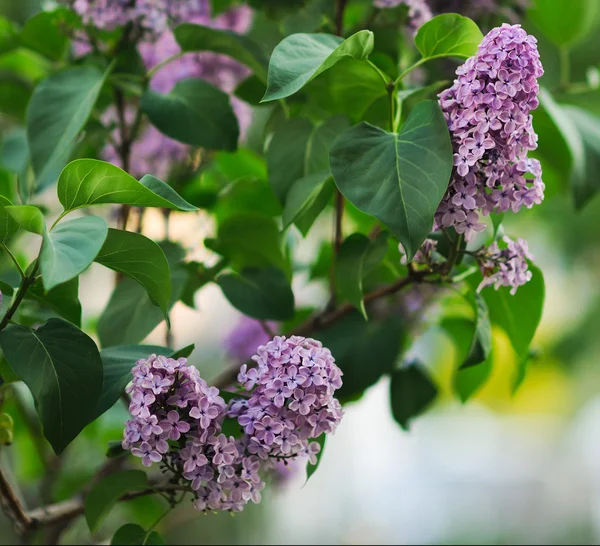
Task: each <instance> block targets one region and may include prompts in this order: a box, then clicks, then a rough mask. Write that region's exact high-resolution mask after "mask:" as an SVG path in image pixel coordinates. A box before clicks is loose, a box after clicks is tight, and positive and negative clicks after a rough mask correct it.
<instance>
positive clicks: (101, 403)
mask: <svg viewBox="0 0 600 546" xmlns="http://www.w3.org/2000/svg"><path fill="white" fill-rule="evenodd" d="M172 353H173V351H172V349H168V348H167V347H160V346H158V345H121V346H118V347H109V348H107V349H102V351H100V357H101V358H102V363H103V366H104V381H103V384H102V394H101V396H100V399H99V400H98V404H97V406H96V410H95V411H94V419H96V418H98V417H100V415H102V414H103V413H104V412H106V411H108V410H109V409H110V408H112V407H113V406H114V405H115V402H116V401H117V400H118V399H119V397H120V396H121V393H122V392H123V389H125V387H126V386H127V383H129V382H130V381H131V378H132V376H131V369H132V368H133V367H134V366H135V364H136V362H137V361H138V360H140V359H142V358H144V359H145V358H148V357H149V356H150V355H151V354H156V355H164V356H172Z"/></svg>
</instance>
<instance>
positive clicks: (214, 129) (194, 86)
mask: <svg viewBox="0 0 600 546" xmlns="http://www.w3.org/2000/svg"><path fill="white" fill-rule="evenodd" d="M140 104H141V107H142V110H143V111H144V112H145V113H146V114H147V116H148V118H149V119H150V122H151V123H152V125H154V126H155V127H156V128H157V129H158V130H159V131H160V132H161V133H164V134H165V135H167V136H168V137H171V138H173V139H175V140H178V141H179V142H183V143H184V144H189V145H191V146H197V147H200V148H206V149H209V150H230V151H233V150H235V149H236V148H237V141H238V137H239V128H238V122H237V117H236V116H235V113H234V112H233V108H232V107H231V104H230V102H229V95H228V94H227V93H224V92H223V91H221V90H220V89H217V88H216V87H213V86H212V85H211V84H209V83H208V82H206V81H204V80H201V79H199V78H194V79H187V80H181V81H179V82H177V83H176V84H175V87H173V89H172V90H171V92H170V93H168V94H167V95H162V94H160V93H157V92H156V91H151V90H149V91H146V93H144V95H143V96H142V100H141V103H140Z"/></svg>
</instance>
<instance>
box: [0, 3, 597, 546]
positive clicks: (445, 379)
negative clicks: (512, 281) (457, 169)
mask: <svg viewBox="0 0 600 546" xmlns="http://www.w3.org/2000/svg"><path fill="white" fill-rule="evenodd" d="M438 3H439V2H438ZM455 3H456V4H460V2H455ZM492 3H493V2H492ZM559 3H562V0H559ZM565 3H566V2H565ZM579 4H580V3H578V2H574V3H573V6H574V7H573V9H577V6H578V5H579ZM599 4H600V3H599ZM557 5H558V4H557ZM39 9H41V5H40V2H39V1H38V0H19V1H18V2H16V1H14V0H0V13H1V14H3V15H4V16H6V17H8V18H11V19H13V20H15V21H19V22H23V21H24V20H25V19H26V18H27V17H28V16H30V15H31V14H33V13H35V12H36V11H37V10H39ZM596 11H599V12H600V10H596ZM522 14H523V3H522V2H521V3H520V5H519V11H518V15H522ZM496 16H497V17H498V18H502V17H503V12H502V13H499V14H496ZM592 23H593V25H592V26H593V29H592V30H591V31H590V32H589V33H588V34H587V37H586V38H585V39H583V40H582V41H580V42H579V43H578V44H577V45H576V46H575V47H574V48H573V49H572V51H571V53H570V56H569V58H570V68H571V71H572V81H574V82H582V85H580V86H576V85H574V86H573V87H572V88H561V87H560V70H561V66H560V62H561V61H560V52H559V51H558V49H557V48H556V47H555V46H554V45H552V44H551V43H550V41H549V40H547V39H546V38H544V36H542V35H538V37H539V40H540V43H539V47H540V52H541V58H542V62H543V64H544V67H545V70H546V75H545V76H544V78H543V80H542V84H543V85H544V86H546V87H547V88H549V89H553V90H555V94H554V96H555V98H556V99H557V100H559V101H560V102H561V103H562V104H567V103H568V104H572V105H576V106H579V107H581V108H584V109H585V110H586V111H588V112H589V113H590V115H597V116H600V88H599V87H598V85H599V84H600V81H599V80H600V76H599V74H600V13H598V14H597V15H596V16H595V19H594V20H593V21H591V22H590V24H592ZM524 24H525V26H526V27H527V28H528V29H529V30H531V31H532V32H533V33H534V34H535V33H536V32H535V25H534V24H533V23H531V22H529V21H528V20H527V19H526V18H525V19H524ZM255 25H256V21H255ZM251 32H252V31H251ZM536 35H537V34H536ZM266 47H267V49H268V45H266ZM0 66H3V65H2V60H1V59H0ZM253 115H254V116H255V117H256V118H258V119H260V118H261V116H263V117H264V113H263V112H262V111H261V108H255V110H254V112H253ZM536 115H537V114H536ZM539 115H540V116H544V115H545V114H544V112H542V113H541V114H539ZM0 123H1V124H0V128H2V129H4V130H7V128H9V126H10V119H9V118H3V119H2V121H1V122H0ZM534 127H535V128H536V130H537V131H538V133H539V136H540V150H539V152H540V157H541V158H542V161H543V166H544V175H545V176H544V180H545V182H546V187H547V188H546V189H547V193H546V199H545V201H544V203H543V204H542V205H541V206H539V207H535V208H534V209H532V210H527V211H523V212H521V213H520V214H519V215H518V216H514V217H512V216H511V217H508V216H507V218H506V220H505V229H506V232H507V233H509V234H515V235H517V236H520V237H523V238H525V239H527V240H528V241H529V246H530V250H531V252H532V254H533V255H534V257H535V261H536V263H537V265H539V266H540V268H541V269H542V271H543V272H544V275H545V280H546V301H545V306H544V312H543V318H542V322H541V325H540V327H539V330H538V333H537V335H536V338H535V342H534V345H533V346H534V349H535V357H534V358H533V359H532V360H531V362H530V364H529V369H528V373H527V376H526V378H525V380H524V382H523V384H522V385H521V387H520V388H519V390H518V391H517V392H516V393H515V394H513V393H512V388H511V385H512V377H513V376H514V374H515V373H516V369H517V362H516V361H515V359H514V356H513V354H512V351H511V349H510V348H509V344H508V341H506V340H503V338H502V336H501V335H500V336H499V337H498V339H497V341H496V343H497V344H498V347H497V350H496V354H497V356H496V358H495V360H494V362H493V366H492V367H491V369H490V371H489V377H488V378H487V380H486V381H485V383H484V384H483V386H482V387H481V388H480V390H478V392H477V393H476V394H475V395H474V396H473V397H472V398H471V399H470V400H469V402H468V403H467V404H465V405H463V404H461V403H460V402H459V401H457V399H456V397H455V396H454V394H453V386H452V371H453V369H454V368H455V366H456V355H455V353H454V346H453V344H452V343H451V341H450V339H448V337H447V336H446V335H445V334H444V332H443V331H442V330H441V329H436V328H435V327H432V328H428V329H427V332H426V334H424V336H422V337H421V338H420V340H419V341H418V343H417V345H416V346H415V347H413V349H412V351H414V353H415V354H418V355H419V356H420V358H421V360H422V361H423V362H424V363H425V364H426V365H427V366H428V368H429V370H430V372H431V374H432V376H433V377H434V378H435V380H436V382H437V383H438V385H439V387H440V395H439V396H438V399H437V401H436V404H435V407H434V408H433V409H432V410H431V411H429V412H427V413H426V414H425V415H423V416H421V417H419V418H418V419H417V420H416V421H415V422H414V424H413V425H412V427H411V430H410V431H409V432H404V431H402V430H401V429H400V427H399V426H398V425H397V423H395V422H394V420H393V418H392V416H391V414H390V411H389V401H388V396H389V395H388V385H387V383H386V382H385V381H381V382H379V383H377V384H376V385H374V386H373V387H371V388H370V389H369V390H368V391H367V393H366V394H365V396H364V397H363V398H362V399H360V400H359V401H357V402H355V403H352V404H349V405H347V406H346V415H345V417H344V419H343V421H342V423H341V425H340V427H339V428H338V431H337V433H336V434H335V436H334V437H332V438H331V439H330V440H329V441H328V445H327V449H326V451H325V453H324V455H323V457H322V460H321V465H320V468H319V471H318V472H317V473H316V474H315V475H314V476H313V477H312V478H311V480H310V481H309V482H308V483H307V484H306V485H304V484H305V471H304V469H303V468H295V469H294V468H284V469H282V471H281V473H278V474H277V475H276V476H274V477H273V478H272V484H271V486H270V487H268V488H267V489H266V490H265V492H264V493H265V494H264V501H263V503H262V504H260V505H249V506H248V507H247V508H246V510H245V511H244V512H243V513H241V514H238V515H235V516H234V517H232V516H230V515H229V514H224V513H223V514H216V515H215V514H210V515H208V516H202V515H199V514H198V513H197V512H195V511H194V510H193V509H192V507H191V506H189V508H181V509H180V510H177V511H175V512H174V513H172V514H171V515H170V516H169V517H168V518H167V519H166V520H165V521H164V522H163V524H161V532H162V534H163V535H164V536H165V538H166V539H167V541H168V542H169V543H172V544H223V543H228V544H238V543H239V544H247V543H256V544H307V543H308V544H375V543H376V544H431V543H435V544H453V543H461V544H465V543H473V544H481V543H486V544H490V543H493V544H517V543H519V544H538V543H539V544H547V543H553V544H562V543H565V544H572V543H581V544H595V543H598V542H600V364H599V363H600V335H598V332H599V327H598V325H599V324H600V273H599V271H600V220H599V219H600V197H598V196H595V197H594V196H592V197H591V198H590V199H589V201H588V202H587V204H586V205H585V207H583V208H582V209H581V210H579V211H576V207H575V202H574V199H573V196H572V193H573V192H572V191H571V181H572V172H573V170H574V165H573V161H574V160H573V158H572V157H567V158H566V159H565V160H564V161H562V160H561V158H560V157H559V156H560V155H561V153H562V152H561V151H560V150H559V147H560V146H559V145H558V144H556V142H555V140H553V139H555V138H556V135H555V134H554V133H553V132H552V131H551V130H548V131H547V132H546V133H545V132H544V131H543V129H546V128H547V124H545V123H543V121H542V122H540V126H539V127H538V125H536V121H534ZM598 127H600V125H599V126H598ZM251 138H252V132H251V130H250V133H249V136H248V139H249V144H251ZM545 139H546V140H545ZM595 143H596V146H597V149H600V130H599V131H598V133H597V140H596V141H595ZM561 145H562V146H564V143H561ZM561 150H562V148H561ZM596 165H598V166H600V162H597V163H596ZM587 167H588V171H586V175H585V176H587V177H589V178H590V180H592V183H593V184H598V185H600V184H599V183H598V182H597V181H596V179H597V177H598V173H597V170H596V171H594V170H593V169H592V168H591V167H590V165H589V164H588V165H587ZM52 197H53V196H52V194H51V193H50V194H49V196H48V199H47V201H48V206H49V207H53V206H55V204H54V203H53V201H52ZM43 200H44V197H42V201H43ZM331 225H332V218H331V217H330V216H327V215H325V217H324V218H322V219H321V220H320V221H319V224H318V225H317V226H316V227H315V228H314V229H313V230H312V231H311V233H310V235H309V237H308V238H307V239H302V237H301V236H300V234H299V233H292V234H291V237H292V238H293V241H294V244H295V245H296V249H297V256H298V257H299V258H298V263H296V264H294V265H295V268H296V270H297V271H298V274H297V275H295V279H294V289H295V293H296V297H297V300H298V301H299V302H300V303H301V304H306V305H318V304H319V303H320V302H322V301H323V299H324V297H325V296H326V292H325V288H324V286H323V284H322V283H320V282H318V281H311V280H310V279H309V275H308V272H306V271H305V269H306V264H308V263H309V262H310V261H311V260H313V259H314V257H315V256H316V254H317V253H318V251H319V243H320V241H321V240H323V239H326V238H328V237H329V232H330V229H331ZM144 227H145V233H146V234H147V235H148V236H150V237H153V238H156V239H160V238H161V237H163V235H164V229H165V225H164V219H163V217H162V215H161V214H160V212H156V211H150V212H149V213H148V215H147V216H146V219H145V223H144ZM213 227H214V226H213V224H212V220H211V217H210V216H208V215H204V214H203V213H202V212H201V213H199V214H198V215H194V216H184V215H177V214H173V215H172V216H171V218H170V225H169V230H170V235H171V237H172V238H173V239H176V240H178V241H180V242H181V243H182V245H183V246H184V248H186V250H187V251H188V256H189V257H194V258H196V259H198V261H207V260H210V259H211V256H210V254H209V253H207V251H206V250H205V249H204V248H203V247H202V246H201V241H202V240H203V239H204V238H205V237H207V236H210V234H211V233H212V230H213ZM113 282H114V279H113V276H112V274H111V272H109V271H108V270H106V269H102V268H101V267H100V266H98V265H96V264H94V265H93V266H92V267H91V269H90V270H89V271H88V272H87V273H86V274H85V275H83V276H82V285H81V288H80V298H81V300H82V304H83V309H84V313H85V315H84V325H85V326H86V327H88V328H93V326H94V324H95V322H96V321H97V320H98V316H99V315H100V313H101V312H102V310H103V309H104V307H105V306H106V304H107V300H108V296H109V294H110V291H111V287H112V283H113ZM195 304H196V309H197V310H193V309H191V308H190V307H187V306H184V305H183V304H182V303H177V304H176V306H175V308H174V310H173V312H172V320H173V325H174V328H173V340H172V341H173V344H174V346H176V347H183V346H186V345H188V344H191V343H195V344H196V350H195V352H194V353H193V355H192V357H191V363H193V364H194V365H196V366H197V367H198V368H199V369H200V371H201V373H202V374H203V377H205V378H207V379H209V378H210V377H215V376H216V375H217V374H218V373H219V371H220V370H222V369H224V368H225V367H226V366H228V365H230V364H231V363H233V362H236V360H235V359H232V358H231V356H229V355H228V348H229V345H228V342H227V339H228V337H229V335H230V334H231V332H232V330H234V329H235V328H237V327H239V325H240V320H241V316H240V315H239V313H238V312H237V311H235V310H234V309H233V308H232V307H231V306H230V305H229V304H228V303H227V301H226V300H225V298H224V297H223V295H222V294H221V292H220V290H219V289H218V288H217V287H216V286H215V285H208V286H207V287H205V288H204V289H203V290H201V291H200V292H198V293H197V294H196V300H195ZM164 340H165V331H164V328H163V326H159V327H158V328H157V329H156V330H155V331H153V332H152V333H151V334H150V335H149V336H148V338H147V342H148V343H156V344H162V343H164ZM229 352H231V350H230V348H229ZM27 396H28V393H27V392H26V389H23V399H24V400H25V403H26V406H27V404H28V399H27ZM14 409H15V410H16V409H18V408H14ZM21 409H24V411H23V412H22V413H19V412H18V411H14V412H12V413H14V416H15V421H16V426H15V440H14V446H13V448H12V450H13V454H12V459H13V461H14V462H16V464H15V465H14V466H15V468H16V470H17V472H18V474H17V476H16V478H17V480H18V482H19V484H20V485H21V488H22V489H23V491H24V494H25V496H26V498H28V499H31V500H32V501H33V502H36V500H38V499H39V498H40V496H41V497H42V498H43V495H44V491H40V490H38V488H37V486H36V484H37V482H38V479H39V477H40V475H41V471H42V468H43V466H42V465H43V461H42V459H43V456H41V455H40V453H41V452H42V451H43V450H41V449H40V445H39V441H38V439H36V438H35V437H32V436H30V435H29V433H28V432H27V427H26V426H25V423H24V417H23V416H25V417H26V416H27V413H28V407H25V408H21ZM29 410H30V407H29ZM8 411H10V410H8ZM126 418H127V413H126V411H125V410H124V409H123V408H122V407H121V405H117V406H115V407H114V408H113V409H112V410H110V411H109V412H108V413H107V414H105V415H104V416H103V417H102V418H101V419H100V420H98V421H96V422H94V423H93V424H92V425H90V426H89V427H88V428H87V429H86V430H85V431H84V432H83V433H82V435H81V436H80V437H79V438H78V439H77V440H76V441H75V442H74V444H73V445H72V447H71V448H70V449H69V450H68V451H67V452H66V454H65V456H64V457H63V459H62V460H61V461H60V467H57V469H56V472H57V474H58V476H57V477H56V479H55V481H54V483H52V484H51V485H50V486H51V487H52V488H54V491H55V494H56V495H57V496H58V498H61V499H66V498H69V497H70V496H71V495H72V494H74V493H75V492H77V491H78V489H79V488H80V487H81V485H82V483H85V481H86V480H88V479H89V478H90V477H91V476H92V475H93V473H94V470H95V468H96V467H98V466H100V465H101V464H102V463H103V462H104V448H105V446H106V444H107V443H108V442H109V441H111V440H118V439H120V437H121V433H122V425H123V421H124V420H125V419H126ZM99 446H100V447H99ZM2 456H7V455H6V454H5V453H4V451H2ZM161 512H162V508H161V502H160V501H158V500H156V499H151V498H144V499H138V500H136V501H133V502H130V503H127V504H122V505H120V507H119V508H118V509H115V510H113V512H112V513H111V516H110V517H109V519H108V520H107V522H106V524H105V525H104V526H103V528H102V531H101V532H100V534H99V536H100V537H102V536H104V538H105V539H108V537H109V536H110V529H114V528H116V527H117V526H118V525H120V524H122V523H127V522H128V521H130V519H131V518H132V515H133V517H134V518H135V519H136V520H137V521H139V522H140V524H141V525H147V524H151V523H153V522H154V520H155V519H156V517H157V516H158V515H160V513H161ZM103 533H104V535H103ZM15 540H16V538H15V537H14V536H13V535H12V533H11V530H10V527H9V525H8V522H7V521H6V520H4V519H2V517H1V516H0V544H13V543H14V541H15ZM86 541H89V534H88V532H87V528H86V526H85V522H84V521H83V520H82V519H81V518H80V520H79V521H77V523H76V524H75V525H74V526H73V527H72V528H70V529H69V530H68V532H67V533H66V534H65V535H64V537H63V542H64V543H65V544H79V543H82V542H83V543H86Z"/></svg>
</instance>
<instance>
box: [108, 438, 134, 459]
mask: <svg viewBox="0 0 600 546" xmlns="http://www.w3.org/2000/svg"><path fill="white" fill-rule="evenodd" d="M128 453H129V450H125V449H123V445H122V442H121V441H120V440H113V441H112V442H108V449H107V450H106V458H107V459H119V458H120V457H124V456H125V455H127V454H128Z"/></svg>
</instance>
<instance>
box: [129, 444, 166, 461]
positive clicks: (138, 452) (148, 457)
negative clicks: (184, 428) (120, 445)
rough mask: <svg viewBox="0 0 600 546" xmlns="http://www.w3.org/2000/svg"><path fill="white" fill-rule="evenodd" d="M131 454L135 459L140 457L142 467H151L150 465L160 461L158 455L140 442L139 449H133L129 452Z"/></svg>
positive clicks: (148, 445)
mask: <svg viewBox="0 0 600 546" xmlns="http://www.w3.org/2000/svg"><path fill="white" fill-rule="evenodd" d="M131 453H132V454H133V455H135V456H136V457H141V458H142V464H143V465H144V466H152V463H159V462H160V461H162V456H161V455H160V453H159V452H158V451H155V450H154V448H153V447H152V446H151V445H150V444H149V443H148V442H142V443H141V444H140V447H134V448H133V449H132V450H131Z"/></svg>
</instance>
